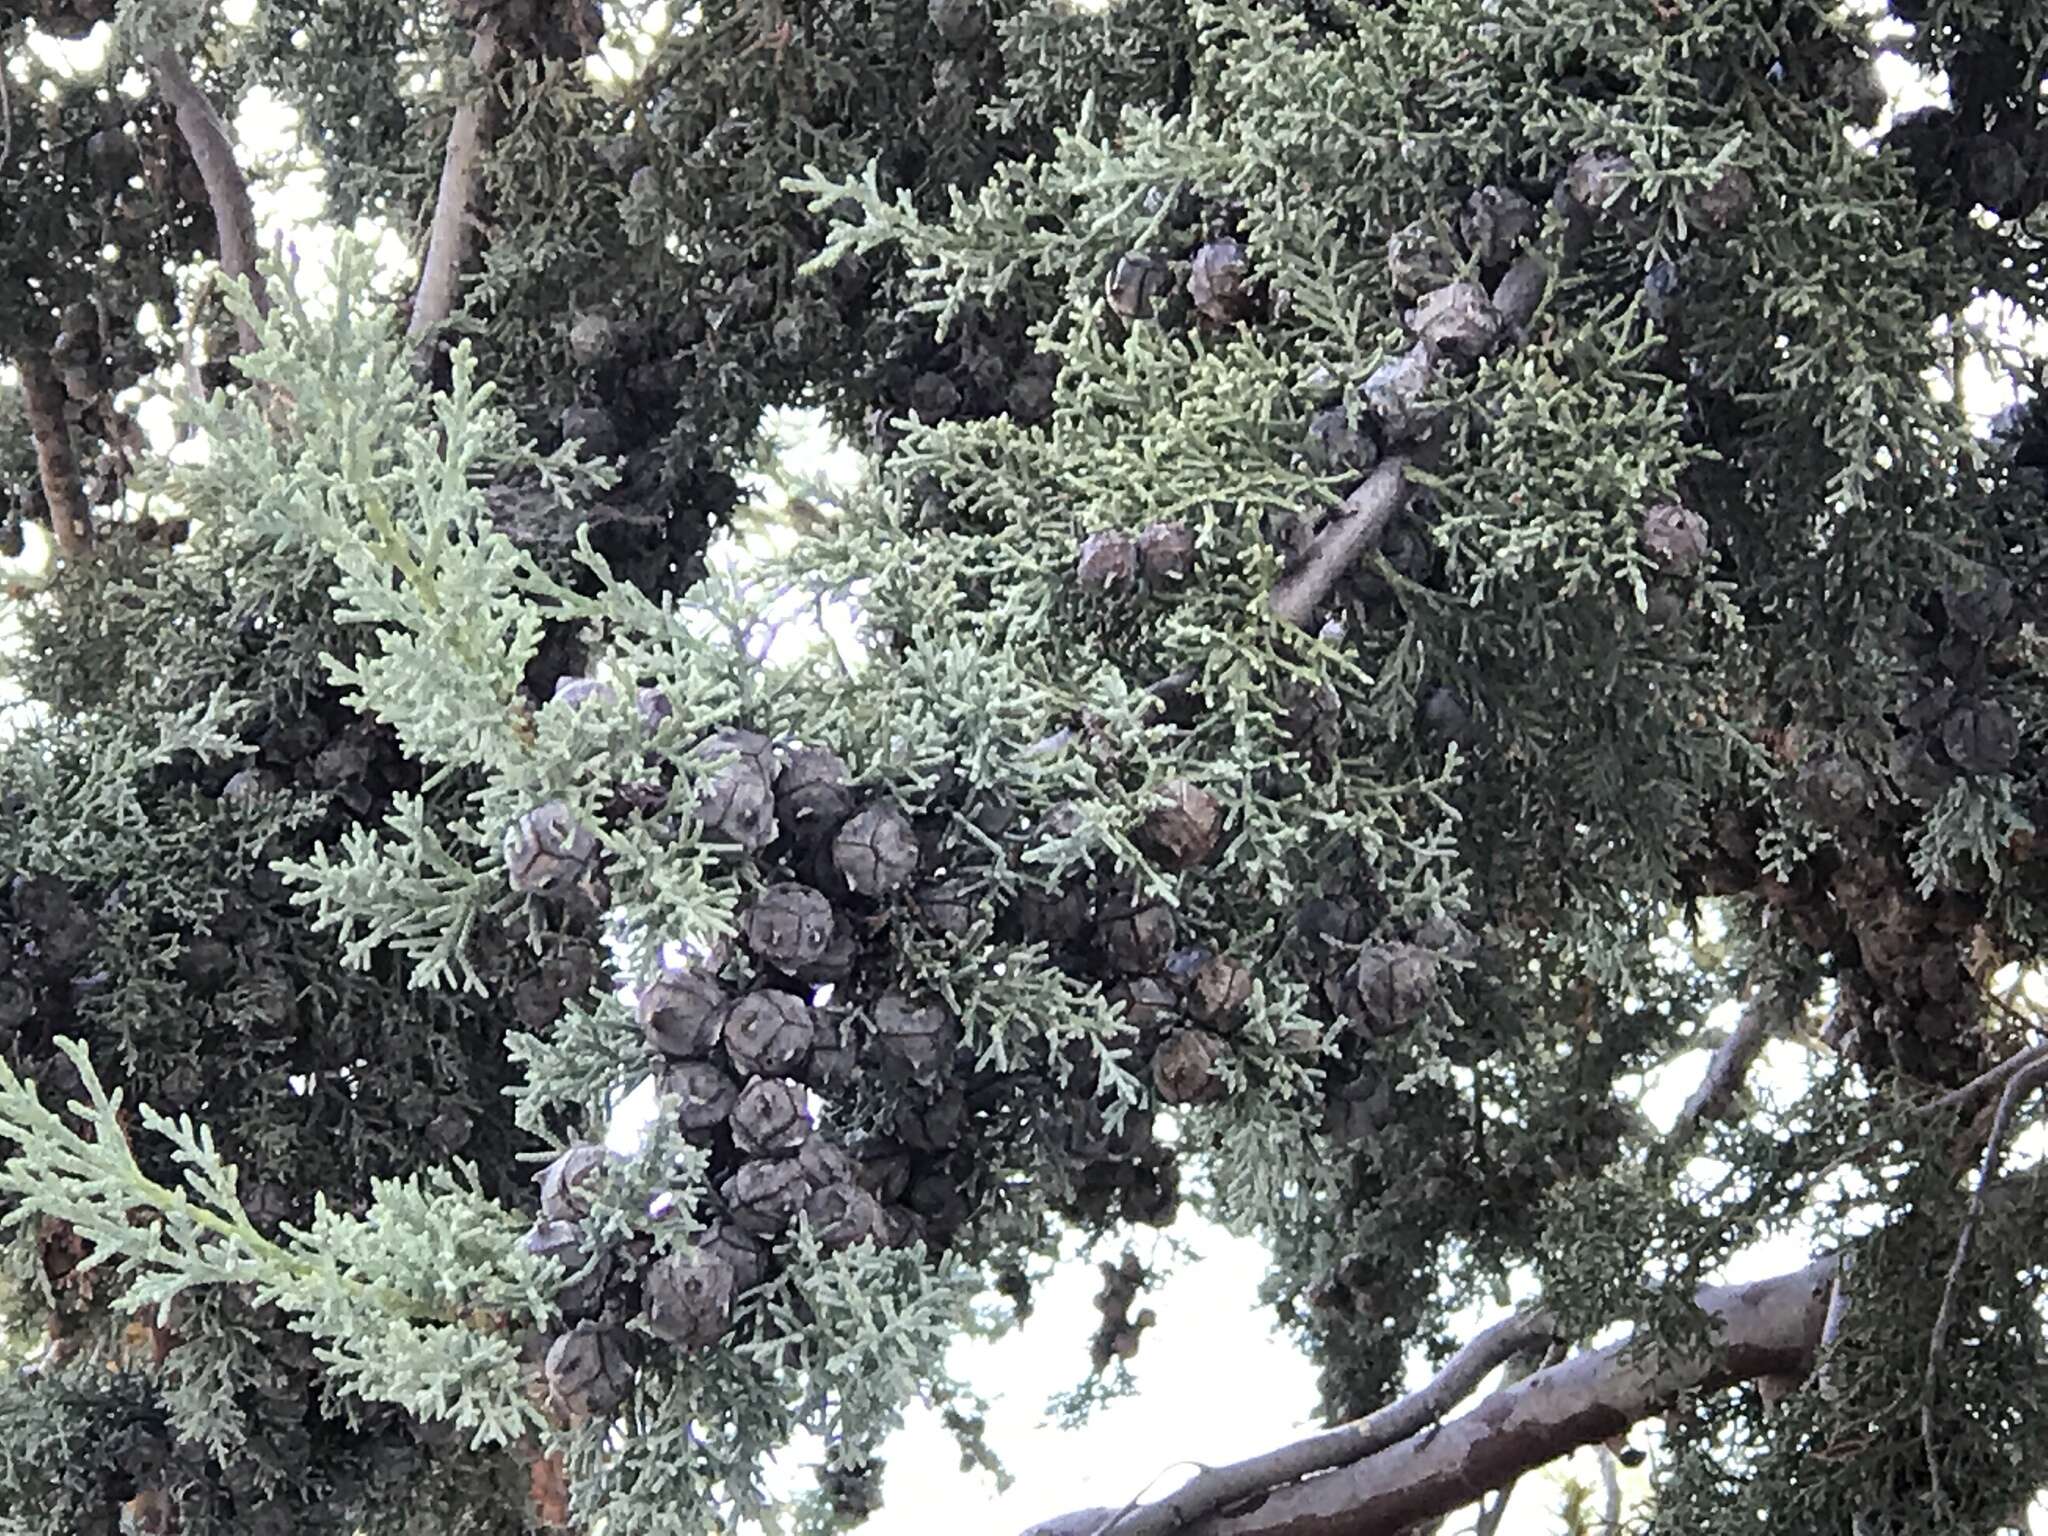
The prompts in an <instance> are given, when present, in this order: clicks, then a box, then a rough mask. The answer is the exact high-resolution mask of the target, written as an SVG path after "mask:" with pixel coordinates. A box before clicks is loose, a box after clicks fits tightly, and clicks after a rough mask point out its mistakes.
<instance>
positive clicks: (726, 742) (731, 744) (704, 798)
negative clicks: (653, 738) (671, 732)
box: [690, 730, 780, 853]
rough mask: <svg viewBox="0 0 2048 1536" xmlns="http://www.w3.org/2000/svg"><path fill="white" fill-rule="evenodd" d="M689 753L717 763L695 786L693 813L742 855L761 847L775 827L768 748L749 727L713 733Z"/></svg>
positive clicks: (771, 759) (770, 839) (771, 756)
mask: <svg viewBox="0 0 2048 1536" xmlns="http://www.w3.org/2000/svg"><path fill="white" fill-rule="evenodd" d="M690 755H691V756H692V757H694V758H697V759H698V760H699V761H701V762H705V763H718V764H719V765H720V766H719V767H717V768H716V769H714V770H713V771H712V772H711V773H710V774H709V776H708V777H706V778H705V779H704V780H703V782H702V783H700V784H699V785H698V788H697V815H698V817H699V818H700V819H701V820H702V821H703V823H704V826H705V828H706V830H707V831H709V832H710V833H711V835H712V836H713V837H715V838H718V839H720V840H722V841H725V842H729V843H736V844H738V845H739V846H740V847H741V848H742V849H744V850H745V851H746V852H748V853H758V852H759V851H760V850H761V849H763V848H766V847H767V846H768V845H769V844H770V843H772V842H774V841H775V838H776V836H777V834H778V832H779V831H780V827H779V826H778V824H777V822H776V820H775V774H774V762H775V758H774V749H773V747H771V746H770V744H769V741H768V738H767V737H765V736H757V735H755V734H754V732H752V731H737V730H728V731H718V732H715V733H713V734H712V735H710V736H707V737H706V738H705V739H704V740H703V741H701V742H699V743H698V744H697V745H696V747H695V748H693V749H692V751H691V754H690Z"/></svg>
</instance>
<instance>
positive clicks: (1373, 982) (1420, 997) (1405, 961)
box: [1348, 944, 1437, 1034]
mask: <svg viewBox="0 0 2048 1536" xmlns="http://www.w3.org/2000/svg"><path fill="white" fill-rule="evenodd" d="M1348 979H1349V981H1350V983H1351V987H1352V989H1353V991H1354V992H1355V993H1356V995H1357V998H1358V1002H1359V1006H1360V1008H1361V1009H1362V1010H1363V1012H1364V1017H1365V1022H1366V1023H1367V1024H1368V1026H1369V1027H1370V1028H1371V1029H1372V1031H1373V1033H1374V1034H1392V1033H1394V1032H1395V1031H1397V1030H1402V1029H1406V1028H1407V1027H1408V1026H1409V1025H1410V1024H1413V1023H1414V1022H1415V1021H1416V1020H1417V1019H1419V1018H1421V1017H1422V1015H1423V1013H1424V1012H1425V1011H1426V1010H1427V1009H1428V1007H1429V1005H1430V1003H1431V1002H1432V1001H1433V1000H1434V999H1435V997H1436V984H1437V958H1436V956H1435V955H1433V954H1431V953H1430V952H1429V951H1428V950H1426V949H1424V948H1422V947H1421V946H1420V945H1417V944H1368V945H1366V946H1365V948H1364V949H1362V950H1360V951H1359V954H1358V960H1357V962H1356V963H1355V964H1354V965H1353V966H1352V968H1351V973H1350V976H1349V978H1348Z"/></svg>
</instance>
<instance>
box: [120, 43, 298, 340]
mask: <svg viewBox="0 0 2048 1536" xmlns="http://www.w3.org/2000/svg"><path fill="white" fill-rule="evenodd" d="M148 64H149V71H150V73H151V74H152V75H154V76H155V77H156V83H157V89H158V90H160V91H162V92H163V93H164V100H166V101H168V102H169V103H170V104H171V111H172V112H173V113H174V114H175V115H176V117H177V120H178V134H179V136H180V137H181V138H183V139H184V141H185V147H186V148H187V149H189V150H190V151H191V152H192V160H193V163H194V164H195V165H197V166H198V167H199V178H200V180H201V181H203V182H204V183H205V184H206V200H207V201H208V202H210V203H211V204H213V223H214V228H215V229H217V230H218V231H219V232H220V265H221V270H222V271H223V272H225V273H227V275H228V276H229V277H238V278H240V279H241V280H242V281H243V282H245V283H247V284H248V285H249V297H250V298H251V299H253V300H254V301H255V304H256V312H257V313H258V314H260V315H267V314H269V313H270V294H269V292H268V290H267V289H266V288H265V286H264V282H263V274H262V273H261V272H258V271H257V270H256V209H255V207H254V205H253V204H252V203H251V202H250V201H249V183H248V181H247V180H246V179H244V177H243V175H242V168H241V166H240V165H239V164H238V163H236V160H235V146H234V142H233V141H232V140H231V139H230V138H229V137H228V130H227V124H226V123H224V122H222V121H221V116H220V113H218V112H216V111H215V110H214V106H213V103H212V102H211V101H209V100H207V97H206V93H205V92H204V91H202V90H200V89H199V87H198V85H197V84H195V83H194V82H193V79H192V76H191V74H190V73H189V72H188V71H187V70H186V68H185V64H184V61H183V60H181V59H180V58H179V57H178V56H177V55H176V54H175V53H173V52H171V50H170V49H168V48H164V49H159V50H158V51H157V52H155V53H152V54H151V55H149V58H148ZM235 326H236V331H237V333H238V337H239V339H240V341H241V344H242V350H243V351H244V352H253V351H255V350H256V332H255V330H254V328H253V327H251V326H250V325H249V323H248V322H247V321H246V320H237V321H236V322H235Z"/></svg>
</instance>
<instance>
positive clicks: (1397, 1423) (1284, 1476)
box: [1030, 1311, 1557, 1536]
mask: <svg viewBox="0 0 2048 1536" xmlns="http://www.w3.org/2000/svg"><path fill="white" fill-rule="evenodd" d="M1556 1331H1557V1329H1556V1324H1555V1323H1554V1322H1553V1321H1552V1320H1551V1318H1550V1315H1549V1314H1548V1313H1547V1312H1541V1311H1532V1312H1522V1313H1517V1314H1516V1315H1515V1316H1513V1317H1509V1318H1505V1319H1503V1320H1502V1321H1500V1322H1498V1323H1495V1324H1494V1325H1493V1326H1492V1327H1491V1328H1488V1329H1487V1330H1486V1331H1485V1332H1484V1333H1482V1334H1480V1335H1478V1336H1477V1337H1476V1338H1474V1339H1473V1340H1472V1341H1471V1342H1470V1343H1468V1344H1467V1345H1466V1346H1465V1347H1464V1348H1463V1349H1461V1350H1459V1351H1458V1352H1457V1353H1456V1354H1455V1355H1453V1356H1452V1357H1451V1358H1450V1361H1449V1362H1448V1363H1447V1364H1446V1365H1445V1366H1444V1368H1443V1369H1442V1370H1440V1371H1438V1372H1437V1374H1436V1376H1435V1377H1434V1379H1432V1380H1431V1381H1430V1382H1429V1384H1428V1385H1427V1386H1424V1387H1422V1388H1421V1389H1419V1390H1418V1391H1415V1392H1412V1393H1410V1394H1409V1395H1408V1396H1406V1397H1404V1398H1402V1399H1401V1400H1400V1401H1399V1402H1397V1403H1393V1404H1390V1405H1389V1406H1387V1407H1385V1408H1382V1409H1380V1410H1379V1411H1378V1412H1377V1413H1373V1414H1369V1415H1367V1416H1366V1417H1365V1418H1362V1419H1354V1420H1353V1421H1352V1422H1351V1423H1349V1424H1340V1425H1338V1426H1337V1427H1336V1428H1335V1429H1330V1430H1325V1431H1323V1432H1322V1433H1321V1434H1319V1435H1311V1436H1309V1437H1308V1438H1307V1439H1305V1440H1297V1441H1296V1442H1295V1443H1294V1444H1292V1445H1287V1446H1282V1447H1281V1448H1280V1449H1279V1450H1277V1451H1269V1452H1267V1453H1266V1454H1265V1455H1263V1456H1254V1457H1252V1458H1251V1459H1249V1460H1247V1461H1239V1462H1232V1463H1230V1464H1228V1465H1226V1466H1221V1467H1207V1468H1204V1469H1203V1470H1202V1471H1201V1472H1199V1473H1197V1474H1196V1475H1195V1476H1194V1477H1192V1478H1190V1479H1189V1480H1188V1481H1187V1482H1186V1483H1185V1484H1183V1485H1182V1486H1181V1487H1180V1488H1178V1489H1177V1490H1175V1491H1174V1492H1173V1493H1170V1494H1168V1495H1167V1496H1166V1497H1165V1498H1163V1499H1161V1500H1159V1501H1158V1502H1157V1503H1153V1504H1144V1505H1140V1506H1138V1507H1137V1508H1135V1509H1132V1510H1130V1511H1128V1512H1127V1513H1124V1514H1121V1515H1118V1516H1114V1517H1112V1523H1111V1524H1109V1525H1108V1526H1106V1527H1105V1528H1104V1529H1105V1531H1106V1532H1107V1533H1108V1536H1166V1533H1167V1532H1171V1531H1177V1530H1181V1529H1182V1528H1184V1527H1186V1526H1189V1525H1191V1524H1193V1523H1194V1522H1195V1521H1196V1520H1198V1519H1200V1518H1201V1517H1202V1516H1204V1515H1207V1514H1210V1513H1213V1512H1214V1511H1216V1510H1219V1509H1222V1508H1224V1507H1226V1506H1227V1505H1230V1504H1234V1503H1237V1502H1239V1501H1241V1500H1243V1499H1246V1498H1249V1497H1252V1496H1254V1495H1256V1494H1260V1493H1263V1492H1265V1491H1266V1490H1267V1489H1269V1488H1273V1487H1276V1486H1278V1485H1281V1484H1284V1483H1293V1482H1297V1481H1299V1480H1300V1479H1302V1478H1304V1477H1308V1476H1310V1475H1311V1474H1313V1473H1317V1472H1326V1471H1328V1470H1329V1469H1330V1468H1332V1467H1341V1466H1345V1465H1347V1464H1349V1463H1351V1462H1355V1461H1357V1460H1358V1459H1359V1458H1360V1457H1363V1456H1370V1455H1371V1454H1372V1453H1373V1452H1375V1451H1378V1450H1383V1449H1385V1448H1386V1447H1387V1446H1390V1445H1396V1444H1398V1443H1399V1442H1401V1441H1403V1440H1406V1439H1408V1438H1409V1437H1411V1436H1412V1435H1415V1434H1417V1433H1418V1432H1420V1431H1421V1430H1423V1429H1425V1428H1427V1427H1428V1426H1429V1425H1431V1424H1435V1423H1437V1422H1439V1421H1441V1420H1442V1418H1443V1416H1444V1415H1445V1414H1446V1413H1448V1412H1450V1411H1451V1409H1453V1408H1455V1407H1457V1405H1458V1404H1459V1403H1461V1402H1463V1401H1464V1400H1465V1399H1466V1398H1468V1397H1470V1396H1471V1395H1472V1393H1473V1392H1474V1391H1476V1390H1477V1389H1478V1387H1479V1384H1480V1383H1481V1382H1483V1381H1484V1380H1485V1379H1486V1378H1487V1377H1488V1376H1489V1375H1491V1374H1492V1373H1493V1371H1494V1369H1495V1368H1496V1367H1498V1366H1500V1365H1502V1364H1504V1363H1505V1362H1507V1361H1508V1360H1511V1359H1512V1358H1514V1357H1515V1356H1516V1355H1519V1354H1522V1353H1524V1352H1526V1351H1528V1350H1531V1349H1535V1348H1537V1347H1538V1346H1539V1345H1545V1344H1549V1343H1550V1342H1552V1340H1553V1339H1554V1338H1555V1336H1556ZM1091 1513H1092V1514H1094V1515H1095V1516H1096V1517H1097V1518H1098V1519H1099V1518H1101V1517H1102V1516H1104V1515H1105V1514H1107V1513H1108V1512H1107V1511H1102V1510H1096V1511H1091ZM1030 1536H1052V1528H1048V1527H1037V1528H1035V1529H1034V1532H1033V1533H1030Z"/></svg>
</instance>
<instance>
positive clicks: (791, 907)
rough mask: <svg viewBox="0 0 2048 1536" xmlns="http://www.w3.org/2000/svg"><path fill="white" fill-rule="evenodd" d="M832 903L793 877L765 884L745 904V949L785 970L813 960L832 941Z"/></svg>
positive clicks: (743, 925)
mask: <svg viewBox="0 0 2048 1536" xmlns="http://www.w3.org/2000/svg"><path fill="white" fill-rule="evenodd" d="M833 927H834V915H833V911H832V903H831V902H829V901H827V900H826V899H825V898H824V897H823V896H822V895H820V894H819V893H818V892H817V891H814V890H812V889H811V888H810V887H809V886H808V885H800V884H798V883H797V882H796V881H794V880H784V881H780V882H778V883H777V884H775V885H771V886H769V887H768V888H767V889H766V890H765V891H763V892H761V894H760V895H758V896H756V897H755V898H754V899H753V900H752V901H751V902H749V903H748V905H747V910H746V913H745V914H744V915H743V916H742V917H741V918H740V936H741V937H742V938H743V939H745V940H746V944H747V948H748V949H750V950H752V951H753V952H754V953H755V954H756V955H757V956H759V957H760V958H761V959H763V960H765V961H767V962H768V963H769V964H770V965H773V966H775V967H777V968H778V969H781V970H784V971H787V970H790V969H792V968H795V967H801V966H806V965H811V964H814V963H816V962H817V961H818V960H820V959H822V958H823V957H824V954H825V951H826V949H827V948H828V947H829V946H830V944H831V942H832V933H833Z"/></svg>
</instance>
